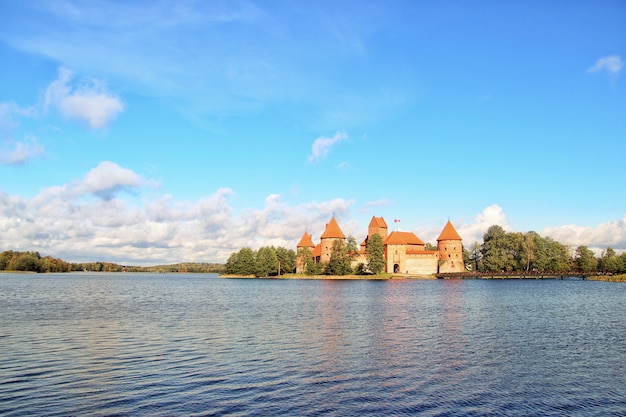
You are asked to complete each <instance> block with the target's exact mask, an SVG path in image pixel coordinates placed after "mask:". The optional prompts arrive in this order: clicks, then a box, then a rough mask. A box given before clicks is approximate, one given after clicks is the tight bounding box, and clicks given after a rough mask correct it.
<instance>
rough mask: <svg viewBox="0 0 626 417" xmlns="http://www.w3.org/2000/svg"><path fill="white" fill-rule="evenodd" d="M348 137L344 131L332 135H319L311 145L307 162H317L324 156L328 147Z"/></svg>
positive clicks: (328, 149) (328, 150)
mask: <svg viewBox="0 0 626 417" xmlns="http://www.w3.org/2000/svg"><path fill="white" fill-rule="evenodd" d="M347 138H348V135H347V134H346V133H344V132H337V133H335V135H334V136H333V137H330V138H329V137H325V136H320V137H319V138H317V139H315V141H314V142H313V146H311V155H309V162H311V163H313V162H317V161H319V160H320V159H323V158H325V157H326V156H327V155H328V152H330V149H331V148H332V147H333V146H335V145H336V144H337V143H339V142H341V141H342V140H345V139H347Z"/></svg>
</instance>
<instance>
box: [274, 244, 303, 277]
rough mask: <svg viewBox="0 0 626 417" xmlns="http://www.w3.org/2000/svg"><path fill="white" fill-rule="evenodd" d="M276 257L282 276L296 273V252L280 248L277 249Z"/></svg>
mask: <svg viewBox="0 0 626 417" xmlns="http://www.w3.org/2000/svg"><path fill="white" fill-rule="evenodd" d="M307 249H308V248H307ZM276 257H277V258H278V262H279V266H280V274H281V275H282V274H291V273H294V272H296V252H295V251H294V250H293V249H285V248H283V247H278V248H276Z"/></svg>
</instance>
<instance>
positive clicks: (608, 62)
mask: <svg viewBox="0 0 626 417" xmlns="http://www.w3.org/2000/svg"><path fill="white" fill-rule="evenodd" d="M623 67H624V61H622V57H621V56H620V55H610V56H607V57H604V58H600V59H598V60H597V61H596V63H595V64H594V65H593V66H592V67H590V68H589V69H587V72H600V71H606V72H608V73H609V74H610V75H613V76H616V75H617V74H619V73H620V71H621V70H622V68H623Z"/></svg>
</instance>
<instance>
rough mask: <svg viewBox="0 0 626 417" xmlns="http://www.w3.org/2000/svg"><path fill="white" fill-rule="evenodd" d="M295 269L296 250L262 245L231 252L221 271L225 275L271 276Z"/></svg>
mask: <svg viewBox="0 0 626 417" xmlns="http://www.w3.org/2000/svg"><path fill="white" fill-rule="evenodd" d="M295 271H296V252H295V251H294V250H292V249H285V248H283V247H277V248H276V247H274V246H263V247H262V248H259V250H257V251H254V250H252V249H250V248H248V247H245V248H242V249H240V250H239V252H234V253H232V254H231V255H230V256H229V257H228V260H227V261H226V265H224V270H223V273H224V274H227V275H241V276H255V277H271V276H278V275H283V274H291V273H293V272H295Z"/></svg>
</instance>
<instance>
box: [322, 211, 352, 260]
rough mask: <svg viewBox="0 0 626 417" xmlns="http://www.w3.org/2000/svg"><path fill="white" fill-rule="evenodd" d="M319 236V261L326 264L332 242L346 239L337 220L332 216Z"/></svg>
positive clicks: (331, 248)
mask: <svg viewBox="0 0 626 417" xmlns="http://www.w3.org/2000/svg"><path fill="white" fill-rule="evenodd" d="M320 238H321V240H322V242H321V243H320V247H321V257H320V262H322V263H325V264H327V263H328V262H329V261H330V253H331V252H332V250H333V243H334V242H335V241H336V240H340V239H341V240H345V239H346V235H344V234H343V232H342V231H341V228H340V227H339V225H338V224H337V220H335V217H334V216H333V218H332V219H330V222H328V224H326V230H324V233H322V236H320Z"/></svg>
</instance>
